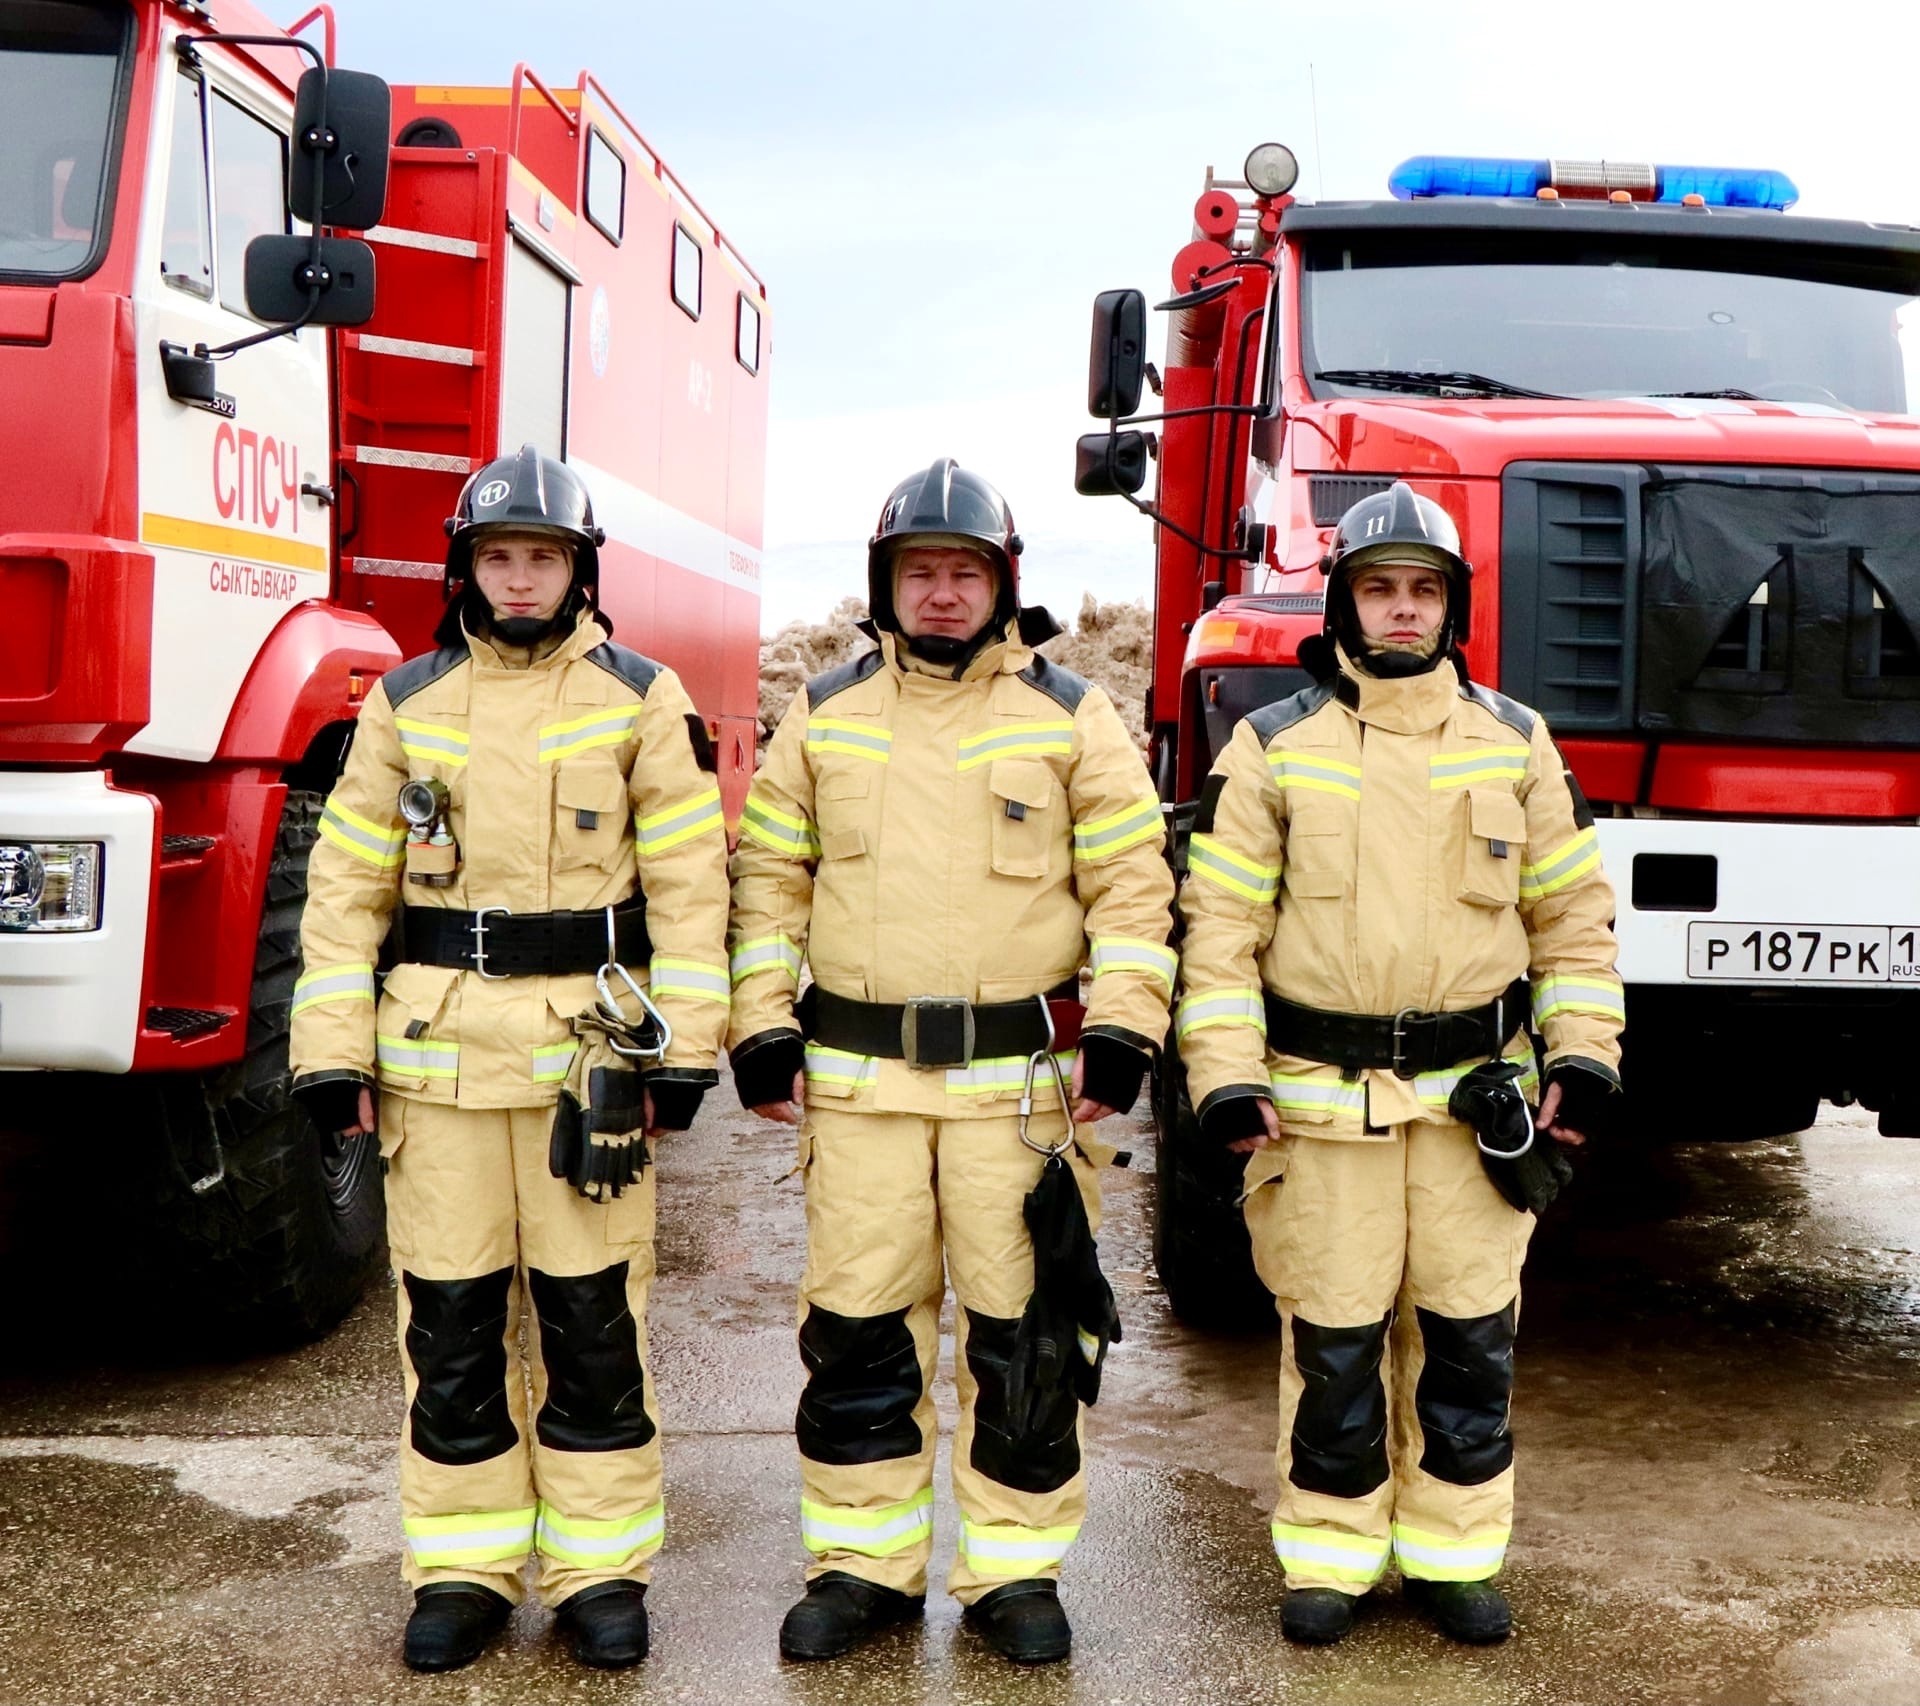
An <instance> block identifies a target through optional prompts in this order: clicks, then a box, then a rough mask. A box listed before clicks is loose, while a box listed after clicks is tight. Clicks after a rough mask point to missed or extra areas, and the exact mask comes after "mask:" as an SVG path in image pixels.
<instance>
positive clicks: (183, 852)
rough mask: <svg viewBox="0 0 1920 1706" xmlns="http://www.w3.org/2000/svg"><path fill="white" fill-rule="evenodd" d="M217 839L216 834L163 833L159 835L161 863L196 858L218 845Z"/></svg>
mask: <svg viewBox="0 0 1920 1706" xmlns="http://www.w3.org/2000/svg"><path fill="white" fill-rule="evenodd" d="M219 840H220V838H219V836H217V835H163V836H161V837H160V860H161V863H162V864H172V863H174V862H175V861H176V860H182V859H198V858H199V857H200V855H201V854H203V853H207V852H210V851H211V850H212V849H213V848H214V847H215V846H216V845H218V843H219Z"/></svg>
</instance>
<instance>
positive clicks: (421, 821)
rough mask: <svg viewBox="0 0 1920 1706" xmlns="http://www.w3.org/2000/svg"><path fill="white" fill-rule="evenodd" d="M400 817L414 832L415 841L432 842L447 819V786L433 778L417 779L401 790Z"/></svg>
mask: <svg viewBox="0 0 1920 1706" xmlns="http://www.w3.org/2000/svg"><path fill="white" fill-rule="evenodd" d="M400 815H401V816H402V817H403V818H405V819H406V820H407V823H408V825H409V827H410V828H411V829H412V830H413V839H414V840H415V841H431V840H432V839H433V832H434V829H435V828H436V827H437V826H443V825H444V824H445V823H446V819H447V785H446V783H444V782H441V781H437V780H435V779H434V778H433V777H430V776H425V777H416V778H414V780H413V781H411V782H409V783H407V785H406V786H405V787H403V788H402V789H401V790H400Z"/></svg>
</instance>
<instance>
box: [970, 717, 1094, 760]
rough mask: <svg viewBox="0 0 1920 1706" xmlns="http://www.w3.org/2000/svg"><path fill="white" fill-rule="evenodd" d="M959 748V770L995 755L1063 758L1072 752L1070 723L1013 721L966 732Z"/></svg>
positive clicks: (1004, 756)
mask: <svg viewBox="0 0 1920 1706" xmlns="http://www.w3.org/2000/svg"><path fill="white" fill-rule="evenodd" d="M959 749H960V766H959V767H960V768H961V769H962V770H972V769H974V768H975V767H976V766H978V765H981V764H987V763H990V762H992V760H994V759H996V758H1026V757H1056V758H1065V757H1069V756H1071V754H1072V752H1073V724H1072V722H1071V721H1069V722H1059V723H1013V724H1010V725H1008V726H1007V727H1005V728H998V729H989V730H988V731H987V732H986V733H985V734H978V735H968V736H967V737H966V738H965V739H964V740H962V741H961V742H960V743H959Z"/></svg>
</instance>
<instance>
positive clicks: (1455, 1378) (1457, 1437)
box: [1413, 1303, 1514, 1487]
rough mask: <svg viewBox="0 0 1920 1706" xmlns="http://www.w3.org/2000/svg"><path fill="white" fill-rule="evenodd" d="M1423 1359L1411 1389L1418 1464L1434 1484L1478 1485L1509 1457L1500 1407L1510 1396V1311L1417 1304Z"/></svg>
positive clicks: (1497, 1471)
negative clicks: (1470, 1311) (1456, 1314)
mask: <svg viewBox="0 0 1920 1706" xmlns="http://www.w3.org/2000/svg"><path fill="white" fill-rule="evenodd" d="M1414 1313H1415V1315H1416V1316H1418V1318H1419V1321H1420V1340H1421V1343H1422V1344H1423V1345H1424V1346H1425V1347H1426V1362H1425V1364H1424V1365H1423V1366H1422V1367H1421V1370H1420V1379H1419V1381H1418V1382H1417V1383H1416V1384H1415V1386H1414V1389H1413V1407H1414V1411H1415V1413H1416V1414H1417V1415H1418V1416H1419V1418H1420V1431H1421V1433H1422V1434H1423V1435H1424V1436H1425V1440H1426V1444H1425V1448H1424V1449H1423V1450H1422V1451H1421V1453H1420V1467H1421V1468H1422V1469H1424V1470H1425V1471H1426V1472H1427V1473H1428V1474H1429V1475H1431V1476H1432V1477H1433V1478H1434V1479H1435V1480H1436V1481H1446V1482H1448V1483H1450V1484H1451V1485H1453V1486H1456V1487H1477V1486H1479V1485H1480V1483H1481V1482H1483V1481H1491V1480H1492V1479H1493V1478H1494V1476H1496V1475H1498V1474H1500V1473H1501V1471H1503V1470H1504V1469H1506V1468H1508V1467H1509V1466H1510V1465H1511V1464H1512V1462H1513V1435H1512V1433H1511V1432H1510V1431H1509V1430H1508V1425H1507V1410H1508V1406H1509V1404H1510V1403H1511V1401H1512V1398H1513V1330H1514V1309H1513V1305H1512V1304H1511V1303H1509V1304H1508V1305H1507V1307H1506V1308H1505V1309H1502V1310H1500V1311H1499V1312H1498V1313H1497V1314H1493V1315H1475V1316H1471V1317H1469V1318H1467V1319H1465V1320H1456V1319H1454V1318H1453V1317H1451V1316H1446V1315H1436V1314H1435V1313H1434V1312H1433V1311H1432V1310H1431V1309H1416V1310H1415V1311H1414Z"/></svg>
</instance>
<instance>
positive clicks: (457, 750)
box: [395, 723, 469, 764]
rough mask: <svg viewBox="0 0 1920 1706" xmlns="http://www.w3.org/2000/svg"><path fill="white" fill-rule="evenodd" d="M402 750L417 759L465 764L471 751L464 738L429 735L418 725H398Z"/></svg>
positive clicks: (447, 735)
mask: <svg viewBox="0 0 1920 1706" xmlns="http://www.w3.org/2000/svg"><path fill="white" fill-rule="evenodd" d="M395 726H396V727H397V728H398V729H399V731H400V750H401V751H402V752H405V753H408V754H410V755H412V756H414V757H416V758H457V759H459V760H460V762H461V763H463V764H464V763H465V762H466V760H467V755H468V751H469V747H468V742H467V740H466V738H465V737H464V736H456V735H449V734H438V733H431V734H430V733H429V732H428V731H427V730H425V729H423V728H420V727H419V726H418V725H416V724H409V723H396V725H395Z"/></svg>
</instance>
